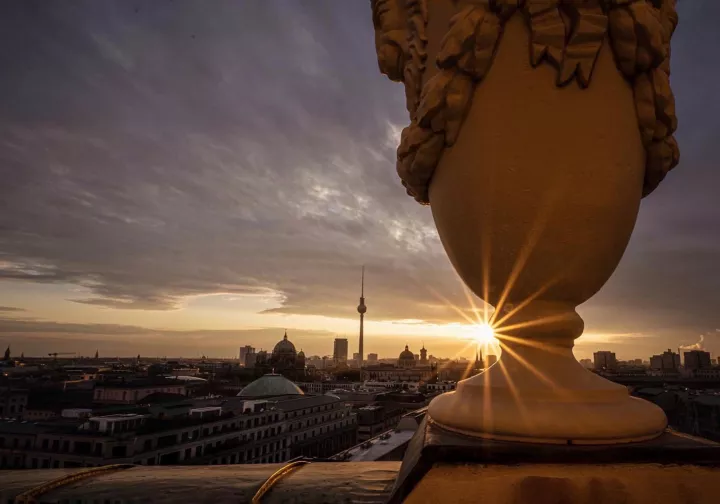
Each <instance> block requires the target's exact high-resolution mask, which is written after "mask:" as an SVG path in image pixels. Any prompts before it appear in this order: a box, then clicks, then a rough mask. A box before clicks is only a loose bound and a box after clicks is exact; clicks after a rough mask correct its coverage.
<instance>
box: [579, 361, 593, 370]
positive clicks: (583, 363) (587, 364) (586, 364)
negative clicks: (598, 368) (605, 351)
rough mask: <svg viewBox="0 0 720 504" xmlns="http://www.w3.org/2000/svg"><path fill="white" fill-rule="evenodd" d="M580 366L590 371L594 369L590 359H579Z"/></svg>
mask: <svg viewBox="0 0 720 504" xmlns="http://www.w3.org/2000/svg"><path fill="white" fill-rule="evenodd" d="M580 365H581V366H582V367H584V368H585V369H592V368H593V367H594V366H593V361H592V360H590V359H580Z"/></svg>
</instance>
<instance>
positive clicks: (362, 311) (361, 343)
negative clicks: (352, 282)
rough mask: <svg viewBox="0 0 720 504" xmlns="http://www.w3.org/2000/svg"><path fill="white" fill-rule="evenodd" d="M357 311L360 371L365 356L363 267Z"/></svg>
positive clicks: (365, 307) (363, 269)
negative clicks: (358, 319) (358, 316)
mask: <svg viewBox="0 0 720 504" xmlns="http://www.w3.org/2000/svg"><path fill="white" fill-rule="evenodd" d="M357 311H358V313H359V314H360V349H359V350H360V369H362V364H363V360H365V355H364V354H363V321H364V318H365V312H366V311H367V306H365V266H363V267H362V276H361V279H360V304H359V305H358V307H357Z"/></svg>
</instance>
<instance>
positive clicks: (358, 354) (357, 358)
mask: <svg viewBox="0 0 720 504" xmlns="http://www.w3.org/2000/svg"><path fill="white" fill-rule="evenodd" d="M353 360H356V361H359V360H360V353H359V352H355V353H353Z"/></svg>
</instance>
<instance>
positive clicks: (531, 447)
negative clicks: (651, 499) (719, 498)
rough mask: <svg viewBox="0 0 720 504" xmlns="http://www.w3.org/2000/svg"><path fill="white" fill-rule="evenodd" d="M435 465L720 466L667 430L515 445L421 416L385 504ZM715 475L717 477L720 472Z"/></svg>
mask: <svg viewBox="0 0 720 504" xmlns="http://www.w3.org/2000/svg"><path fill="white" fill-rule="evenodd" d="M439 462H442V463H443V464H446V465H450V464H456V465H460V464H463V465H467V464H473V465H476V466H477V465H482V466H485V465H492V466H501V467H502V466H509V465H517V464H525V465H530V464H533V465H542V464H556V465H560V466H563V467H564V466H566V465H575V464H585V465H588V464H591V465H597V464H606V465H608V464H609V465H619V464H630V463H632V464H660V465H663V464H668V465H680V466H683V465H687V466H696V467H701V466H712V467H720V444H719V443H715V442H712V441H709V440H706V439H702V438H696V437H693V436H688V435H686V434H680V433H678V432H674V431H671V430H668V431H666V432H665V433H664V434H663V435H661V436H660V437H658V438H656V439H653V440H650V441H644V442H640V443H629V444H618V445H577V446H575V445H550V444H533V443H514V442H507V441H494V440H489V439H479V438H472V437H468V436H463V435H461V434H456V433H453V432H449V431H446V430H444V429H442V428H440V427H438V426H436V425H434V424H433V423H432V421H430V420H429V419H428V418H427V417H426V418H425V420H424V421H423V423H422V424H421V425H420V427H419V428H418V430H417V432H416V433H415V436H414V437H413V439H412V440H411V441H410V444H409V445H408V449H407V451H406V452H405V458H404V459H403V463H402V467H401V468H400V473H399V474H398V477H397V481H396V482H395V486H394V488H393V495H392V497H391V499H390V502H391V503H400V502H404V499H406V498H407V497H408V496H409V495H411V493H412V491H413V489H414V488H415V487H416V486H417V485H418V484H419V483H420V481H421V480H424V478H425V476H426V475H427V474H428V473H429V472H431V471H432V470H433V468H434V467H436V465H435V464H436V463H439ZM716 474H717V476H720V471H718V472H717V473H716ZM717 486H720V485H717ZM418 502H419V501H418Z"/></svg>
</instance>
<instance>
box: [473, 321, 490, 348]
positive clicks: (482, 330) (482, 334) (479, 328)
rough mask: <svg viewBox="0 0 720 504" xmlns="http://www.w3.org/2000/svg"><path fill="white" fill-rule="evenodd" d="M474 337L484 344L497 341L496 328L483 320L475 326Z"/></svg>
mask: <svg viewBox="0 0 720 504" xmlns="http://www.w3.org/2000/svg"><path fill="white" fill-rule="evenodd" d="M473 338H474V339H475V341H477V342H478V343H481V344H483V345H491V344H494V343H495V330H494V329H493V328H492V326H490V324H488V323H487V322H482V323H480V324H477V325H475V326H474V327H473Z"/></svg>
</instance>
